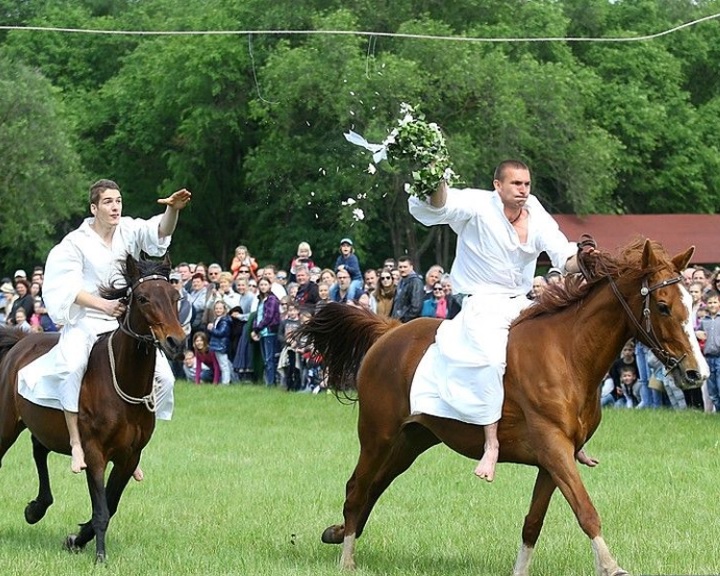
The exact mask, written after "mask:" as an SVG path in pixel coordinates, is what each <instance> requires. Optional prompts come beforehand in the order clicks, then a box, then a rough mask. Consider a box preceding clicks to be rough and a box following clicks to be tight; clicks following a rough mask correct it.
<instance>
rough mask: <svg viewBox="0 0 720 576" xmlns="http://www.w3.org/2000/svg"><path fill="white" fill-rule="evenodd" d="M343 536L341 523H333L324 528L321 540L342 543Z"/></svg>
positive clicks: (325, 542)
mask: <svg viewBox="0 0 720 576" xmlns="http://www.w3.org/2000/svg"><path fill="white" fill-rule="evenodd" d="M344 538H345V527H344V526H343V525H342V524H335V525H333V526H328V527H327V528H325V532H323V533H322V537H321V540H322V541H323V543H324V544H342V542H343V539H344Z"/></svg>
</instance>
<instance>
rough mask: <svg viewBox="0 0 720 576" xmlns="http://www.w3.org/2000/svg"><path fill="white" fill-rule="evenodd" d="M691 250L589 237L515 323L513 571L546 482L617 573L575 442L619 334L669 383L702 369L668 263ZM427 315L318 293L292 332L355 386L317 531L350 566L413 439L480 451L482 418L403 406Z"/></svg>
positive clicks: (528, 548) (696, 380)
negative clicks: (326, 518)
mask: <svg viewBox="0 0 720 576" xmlns="http://www.w3.org/2000/svg"><path fill="white" fill-rule="evenodd" d="M692 253H693V248H690V249H689V250H687V251H686V252H685V253H683V254H679V255H678V256H676V257H675V258H672V259H671V258H670V257H669V256H668V255H667V253H666V252H665V251H664V250H663V249H662V247H661V246H660V245H659V244H657V243H654V242H651V241H649V240H642V239H640V240H637V241H636V242H633V243H631V244H630V245H628V246H627V247H625V248H624V249H622V250H621V251H619V252H618V254H617V255H614V256H613V255H610V254H608V253H606V252H604V251H600V250H596V251H595V252H591V253H590V254H585V253H583V254H580V255H579V258H581V260H582V265H583V267H584V270H585V274H586V279H583V278H582V277H581V276H579V275H578V276H577V277H574V278H573V277H568V278H567V282H566V286H565V287H564V288H563V287H559V288H557V289H553V290H546V295H543V297H542V298H541V300H540V301H539V302H538V303H537V304H535V305H533V306H531V307H529V308H528V309H526V310H525V311H524V312H523V314H522V315H521V316H520V317H519V318H518V319H517V320H516V321H515V322H514V323H513V326H512V327H511V329H510V336H509V340H508V356H507V369H506V373H505V378H504V384H505V401H504V405H503V412H502V418H501V420H500V425H499V430H498V434H499V439H500V462H514V463H518V464H526V465H530V466H535V467H537V468H538V473H537V478H536V480H535V487H534V490H533V494H532V502H531V505H530V510H529V512H528V514H527V516H526V518H525V523H524V526H523V529H522V545H521V548H520V552H519V554H518V558H517V561H516V564H515V568H514V574H515V576H527V575H528V574H529V569H530V560H531V557H532V552H533V550H534V547H535V544H536V542H537V539H538V537H539V535H540V530H541V528H542V525H543V521H544V518H545V514H546V512H547V509H548V506H549V504H550V499H551V497H552V495H553V493H554V491H555V489H556V488H559V489H560V492H561V493H562V494H563V496H564V497H565V499H566V500H567V501H568V503H569V504H570V507H571V508H572V510H573V512H574V514H575V516H576V518H577V521H578V523H579V524H580V527H581V528H582V530H583V531H584V532H585V534H587V536H588V538H590V540H591V544H592V549H593V552H594V556H595V568H596V571H597V574H598V575H602V576H619V575H622V574H627V572H626V571H624V570H623V569H622V568H620V566H619V565H618V563H617V561H616V560H615V558H614V557H613V556H612V554H611V553H610V550H609V548H608V546H607V545H606V543H605V541H604V539H603V537H602V533H601V529H600V518H599V516H598V513H597V511H596V510H595V507H594V506H593V504H592V502H591V500H590V497H589V495H588V493H587V490H586V489H585V486H584V485H583V482H582V479H581V477H580V474H579V472H578V469H577V465H576V463H575V454H576V453H577V452H578V450H580V449H581V448H582V446H583V445H584V444H585V443H586V442H587V441H588V440H589V439H590V438H591V436H592V435H593V433H594V432H595V430H596V429H597V427H598V425H599V423H600V417H601V411H600V382H601V381H602V379H603V376H604V375H605V372H606V371H607V370H608V369H609V367H610V365H611V364H612V362H613V361H614V360H615V359H616V358H617V357H618V356H619V353H620V350H621V349H622V346H623V344H624V343H625V342H626V341H627V340H628V339H629V338H631V337H635V338H638V339H639V340H641V341H642V342H644V343H645V344H647V345H648V346H649V347H650V348H651V349H653V350H654V353H655V355H656V356H658V358H659V359H661V360H662V361H663V362H664V363H665V365H666V367H667V368H668V369H669V370H672V371H673V372H674V374H675V378H676V380H677V382H678V384H679V385H680V386H681V387H688V388H689V387H697V386H700V385H701V383H702V380H703V378H705V377H707V375H708V368H707V364H706V363H705V361H704V359H703V358H702V355H701V353H700V349H699V346H698V343H697V340H696V339H695V336H694V334H693V333H692V327H691V318H690V310H691V309H690V306H691V300H690V295H689V293H688V292H687V290H686V289H685V288H684V287H683V284H682V282H681V275H680V272H681V270H683V269H684V268H685V267H686V265H687V263H688V262H689V260H690V258H691V256H692ZM439 322H440V321H439V320H434V319H422V318H421V319H417V320H413V321H412V322H409V323H407V324H399V323H398V322H397V321H395V320H388V319H384V318H381V317H378V316H376V315H373V314H371V313H368V312H365V311H364V310H361V309H359V308H355V307H350V306H344V305H340V304H335V305H334V304H329V305H327V306H325V307H323V308H322V309H321V310H320V311H319V312H318V313H317V314H316V316H315V317H314V318H313V319H312V320H310V322H309V323H308V324H306V325H305V326H304V327H303V328H302V329H301V330H300V332H299V333H298V338H299V339H300V340H301V341H302V340H303V339H304V341H305V342H306V343H308V344H311V345H312V346H313V347H314V348H315V350H316V352H317V353H319V354H321V355H322V357H323V360H324V362H325V366H326V370H327V373H328V378H329V384H330V386H331V387H332V388H333V389H334V390H336V391H337V392H339V391H342V390H345V391H347V390H353V391H355V390H356V392H357V400H358V402H359V416H358V419H359V420H358V435H359V438H360V456H359V459H358V463H357V465H356V467H355V470H354V471H353V473H352V476H350V479H349V480H348V482H347V485H346V498H345V505H344V508H343V516H344V524H337V525H333V526H330V527H329V528H327V529H326V530H325V531H324V533H323V535H322V540H323V542H325V543H330V544H340V543H342V544H343V549H342V557H341V566H342V567H343V568H346V569H352V568H354V566H355V561H354V551H355V541H356V538H358V537H359V536H360V535H361V534H362V531H363V528H364V527H365V523H366V522H367V520H368V517H369V516H370V513H371V511H372V509H373V507H374V505H375V503H376V502H377V500H378V498H379V497H380V496H381V495H382V493H383V492H384V491H385V490H386V489H387V487H388V486H389V485H390V483H391V482H392V481H393V480H394V479H395V478H396V477H397V476H398V475H400V474H402V473H403V472H404V471H405V470H407V469H408V468H409V467H410V466H411V465H412V463H413V462H414V461H415V459H416V458H417V457H418V456H419V455H420V454H421V453H423V452H424V451H425V450H427V449H428V448H430V447H431V446H434V445H436V444H438V443H441V442H442V443H444V444H446V445H447V446H448V447H450V448H451V449H452V450H455V451H456V452H458V453H460V454H462V455H464V456H467V457H468V458H472V459H474V460H479V459H480V458H481V457H482V454H483V445H484V440H485V439H484V436H483V429H482V427H481V426H477V425H472V424H466V423H463V422H459V421H456V420H450V419H446V418H440V417H436V416H429V415H427V414H411V413H410V386H411V382H412V379H413V375H414V373H415V369H416V367H417V365H418V363H419V361H420V359H421V358H422V356H423V354H424V352H425V350H427V348H428V347H429V346H430V345H431V344H432V342H433V340H434V337H435V331H436V330H437V327H438V325H439Z"/></svg>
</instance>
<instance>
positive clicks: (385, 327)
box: [293, 302, 400, 393]
mask: <svg viewBox="0 0 720 576" xmlns="http://www.w3.org/2000/svg"><path fill="white" fill-rule="evenodd" d="M397 326H400V321H398V320H394V319H390V318H384V317H382V316H378V315H377V314H373V313H372V312H369V311H367V310H365V309H363V308H357V307H355V306H348V305H347V304H339V303H337V302H330V303H329V304H327V305H325V306H323V307H322V308H321V309H320V310H318V312H316V313H315V315H314V316H313V317H312V318H311V319H310V320H309V321H308V322H307V323H305V324H303V325H302V326H301V327H300V328H299V329H298V331H297V333H296V334H295V335H293V338H294V339H295V340H296V341H297V342H298V343H299V344H300V345H301V346H303V347H307V348H308V349H310V350H311V353H312V354H313V355H314V356H315V357H316V358H317V360H318V361H319V362H321V363H322V365H323V367H324V369H325V374H326V376H327V382H328V387H329V388H330V389H331V390H333V391H334V392H335V393H338V392H348V391H352V390H356V389H357V385H356V378H357V373H358V370H359V369H360V364H361V363H362V360H363V358H364V357H365V354H366V353H367V351H368V350H369V349H370V347H371V346H372V345H373V344H374V343H375V342H376V341H377V340H378V339H379V338H380V337H381V336H382V335H383V334H385V333H387V332H389V331H390V330H392V329H393V328H396V327H397Z"/></svg>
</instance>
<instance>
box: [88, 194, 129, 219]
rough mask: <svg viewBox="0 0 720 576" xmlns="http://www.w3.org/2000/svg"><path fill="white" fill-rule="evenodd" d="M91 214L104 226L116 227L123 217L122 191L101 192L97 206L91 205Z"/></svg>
mask: <svg viewBox="0 0 720 576" xmlns="http://www.w3.org/2000/svg"><path fill="white" fill-rule="evenodd" d="M90 212H91V213H92V215H93V216H95V219H96V220H97V222H99V223H100V224H101V225H103V226H107V227H115V226H117V225H118V224H119V223H120V217H121V216H122V196H121V195H120V190H111V189H106V190H103V191H102V192H100V196H99V197H98V203H97V204H91V205H90Z"/></svg>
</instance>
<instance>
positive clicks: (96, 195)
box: [90, 179, 120, 205]
mask: <svg viewBox="0 0 720 576" xmlns="http://www.w3.org/2000/svg"><path fill="white" fill-rule="evenodd" d="M105 190H117V191H118V192H119V191H120V186H118V185H117V184H116V183H115V182H113V181H112V180H104V179H103V180H98V181H97V182H95V184H93V185H92V186H90V204H95V205H97V203H98V201H99V200H100V194H102V193H103V192H105Z"/></svg>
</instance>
